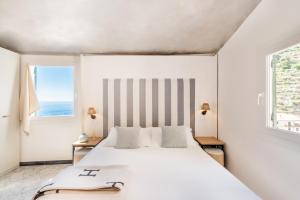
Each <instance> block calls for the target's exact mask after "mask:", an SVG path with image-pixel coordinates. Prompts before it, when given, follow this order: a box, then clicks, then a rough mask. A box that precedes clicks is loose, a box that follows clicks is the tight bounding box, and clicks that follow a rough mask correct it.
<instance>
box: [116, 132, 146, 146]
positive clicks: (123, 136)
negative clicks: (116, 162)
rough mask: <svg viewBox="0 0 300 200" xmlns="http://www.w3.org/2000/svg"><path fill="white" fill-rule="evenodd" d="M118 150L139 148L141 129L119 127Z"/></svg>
mask: <svg viewBox="0 0 300 200" xmlns="http://www.w3.org/2000/svg"><path fill="white" fill-rule="evenodd" d="M116 132H117V141H116V145H115V148H117V149H136V148H139V147H140V145H139V141H140V138H139V136H140V128H136V127H117V128H116Z"/></svg>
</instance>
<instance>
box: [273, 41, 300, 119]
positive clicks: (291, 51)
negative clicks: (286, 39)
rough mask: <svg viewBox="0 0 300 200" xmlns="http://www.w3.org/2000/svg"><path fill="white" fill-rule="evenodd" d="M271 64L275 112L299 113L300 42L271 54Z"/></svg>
mask: <svg viewBox="0 0 300 200" xmlns="http://www.w3.org/2000/svg"><path fill="white" fill-rule="evenodd" d="M271 64H272V67H275V68H276V70H275V73H276V85H275V87H276V112H277V113H294V114H295V113H298V114H299V113H300V44H299V45H296V46H293V47H291V48H288V49H285V50H283V51H280V52H278V53H275V54H273V55H272V60H271ZM273 87H274V86H273Z"/></svg>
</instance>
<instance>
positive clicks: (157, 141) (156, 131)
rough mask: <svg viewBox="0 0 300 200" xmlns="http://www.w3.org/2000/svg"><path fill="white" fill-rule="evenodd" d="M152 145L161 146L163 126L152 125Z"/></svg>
mask: <svg viewBox="0 0 300 200" xmlns="http://www.w3.org/2000/svg"><path fill="white" fill-rule="evenodd" d="M151 129H152V146H153V147H160V146H161V139H162V129H161V127H152V128H151Z"/></svg>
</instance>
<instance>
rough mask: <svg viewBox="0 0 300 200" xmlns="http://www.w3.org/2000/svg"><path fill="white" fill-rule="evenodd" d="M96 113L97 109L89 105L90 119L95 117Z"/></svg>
mask: <svg viewBox="0 0 300 200" xmlns="http://www.w3.org/2000/svg"><path fill="white" fill-rule="evenodd" d="M96 113H97V111H96V109H95V108H94V107H89V109H88V115H90V116H91V118H92V119H96Z"/></svg>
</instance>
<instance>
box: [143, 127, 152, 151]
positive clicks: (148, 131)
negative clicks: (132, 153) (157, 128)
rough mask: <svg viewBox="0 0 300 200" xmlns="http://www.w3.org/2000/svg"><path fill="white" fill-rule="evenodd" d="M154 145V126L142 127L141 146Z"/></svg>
mask: <svg viewBox="0 0 300 200" xmlns="http://www.w3.org/2000/svg"><path fill="white" fill-rule="evenodd" d="M151 146H152V128H151V127H150V128H141V129H140V147H151Z"/></svg>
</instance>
